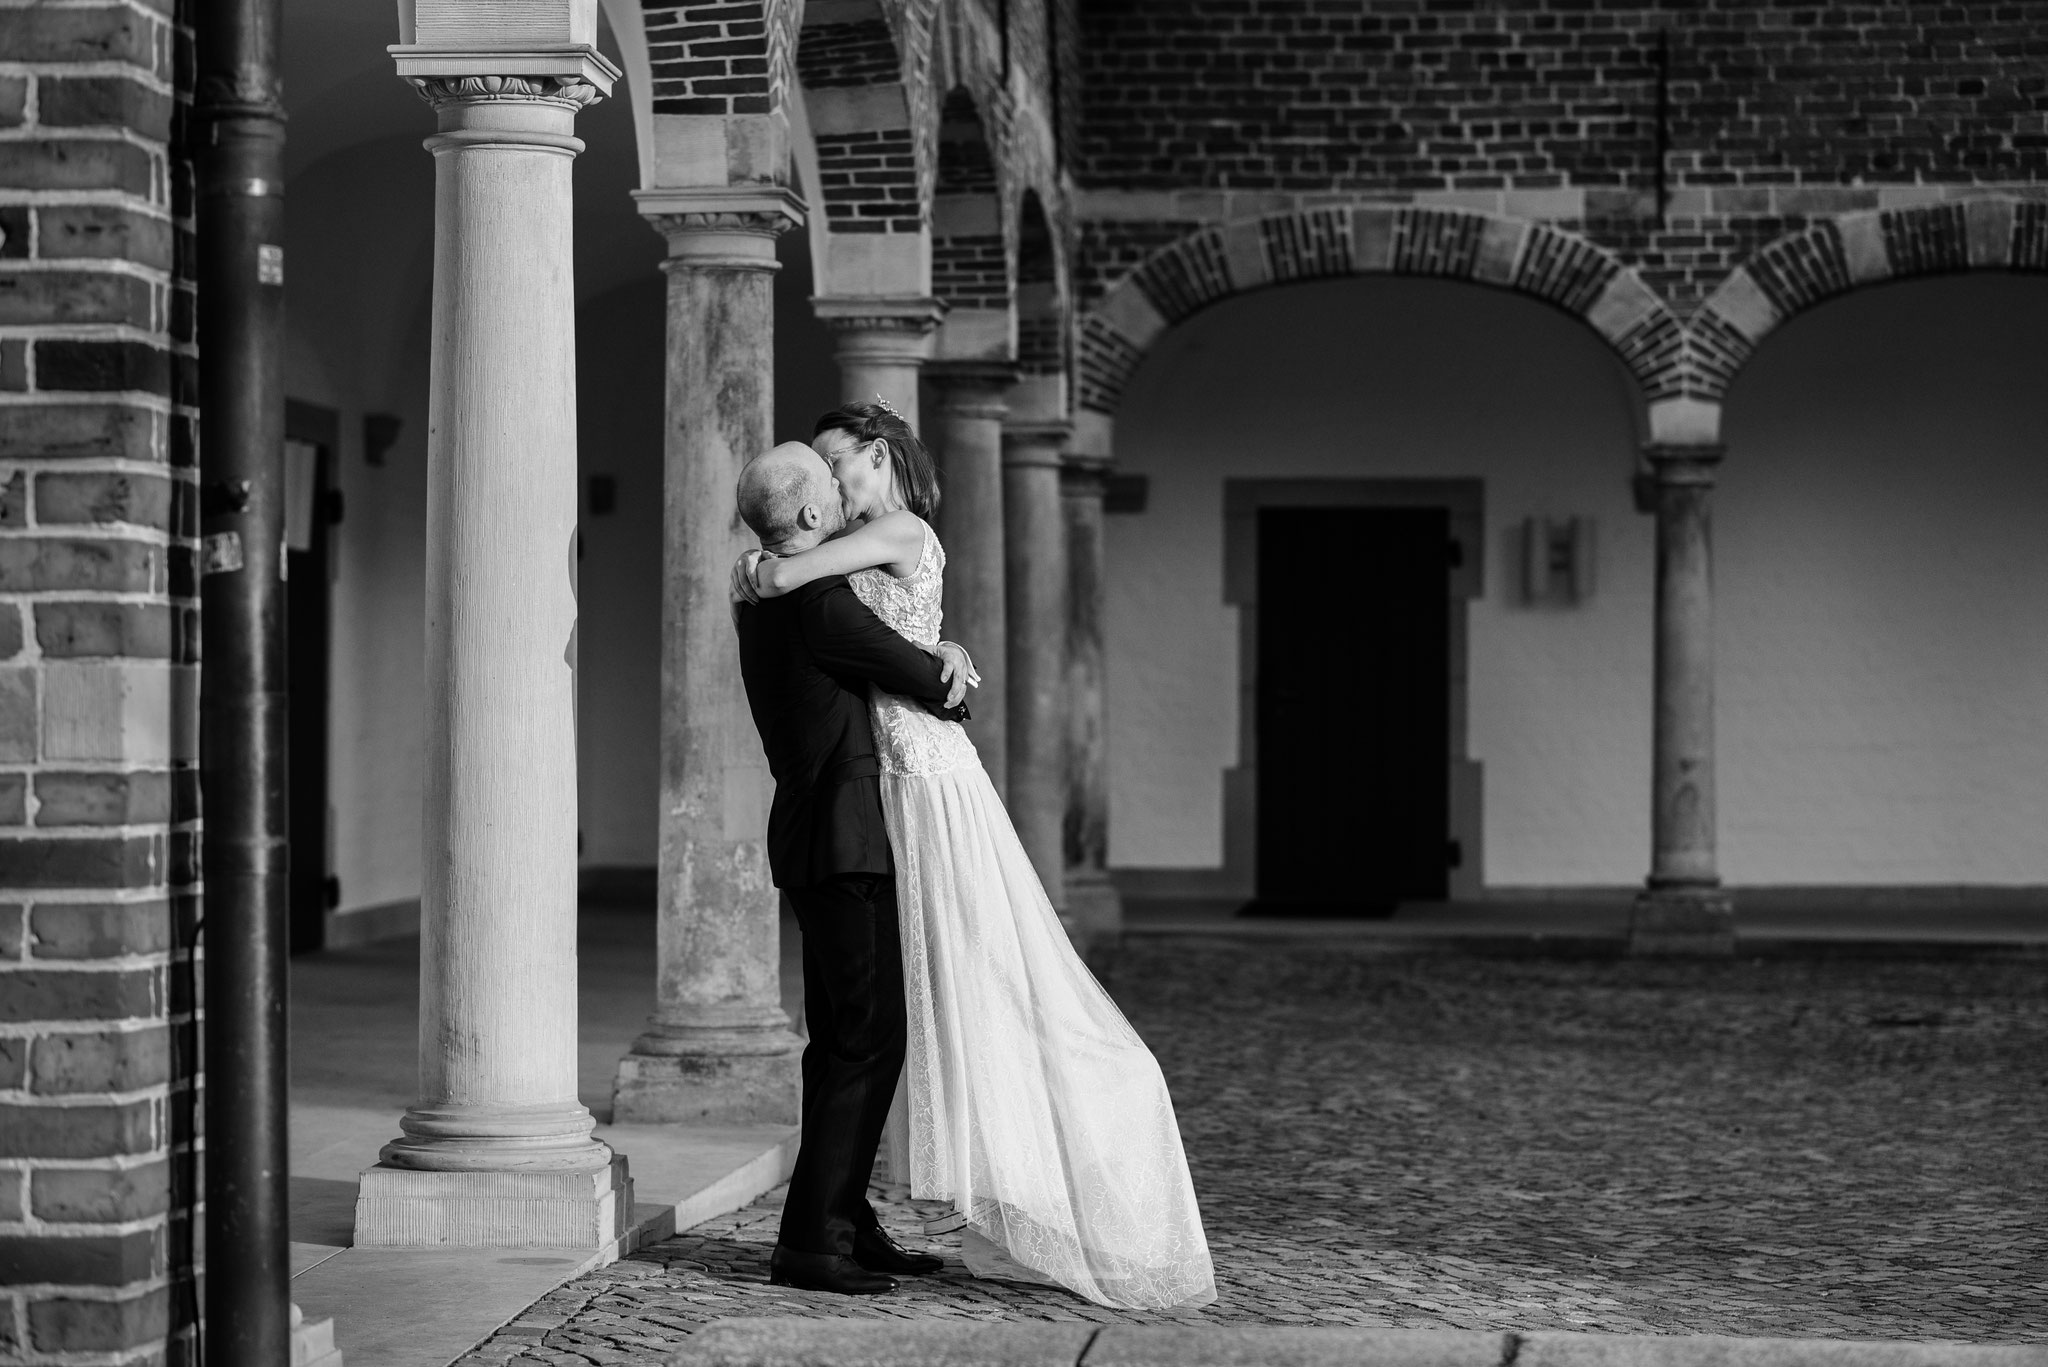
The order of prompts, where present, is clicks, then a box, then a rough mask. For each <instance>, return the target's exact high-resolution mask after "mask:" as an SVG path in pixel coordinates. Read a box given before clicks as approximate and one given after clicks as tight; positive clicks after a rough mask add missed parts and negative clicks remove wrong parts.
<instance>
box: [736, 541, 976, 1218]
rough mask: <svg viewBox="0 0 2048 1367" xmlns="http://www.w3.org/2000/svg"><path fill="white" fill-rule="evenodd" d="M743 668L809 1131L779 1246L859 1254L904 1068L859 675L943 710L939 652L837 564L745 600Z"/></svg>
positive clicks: (892, 888)
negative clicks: (792, 951)
mask: <svg viewBox="0 0 2048 1367" xmlns="http://www.w3.org/2000/svg"><path fill="white" fill-rule="evenodd" d="M739 633H740V675H741V677H742V678H743V679H744V680H745V682H746V687H747V704H748V706H749V707H750V708H751V709H752V710H753V713H754V727H755V729H756V730H758V731H759V732H760V733H761V747H762V749H763V750H765V751H767V754H768V769H769V772H771V773H773V774H774V775H775V803H774V806H773V807H772V808H770V810H769V814H768V867H769V869H770V871H771V872H772V873H773V874H774V876H775V885H776V886H777V887H779V888H781V889H782V890H783V891H784V892H786V893H787V894H788V895H789V902H790V906H791V908H792V909H793V910H794V911H795V912H796V918H797V924H798V925H799V926H801V927H802V928H803V936H804V1018H805V1021H806V1023H807V1025H808V1026H809V1029H810V1035H811V1042H810V1044H809V1045H808V1046H806V1047H805V1049H804V1109H803V1137H802V1142H801V1144H800V1146H799V1148H798V1150H797V1159H796V1169H795V1171H794V1172H792V1173H791V1174H790V1179H789V1196H788V1199H787V1200H786V1201H785V1202H784V1204H783V1209H782V1232H781V1236H780V1242H781V1244H782V1245H783V1246H784V1247H787V1248H791V1249H795V1250H797V1251H799V1252H803V1253H821V1254H838V1255H840V1256H842V1257H848V1256H851V1255H852V1253H853V1241H854V1236H855V1234H857V1233H858V1232H859V1231H860V1230H861V1229H862V1228H864V1227H868V1226H872V1225H874V1224H875V1214H874V1211H873V1209H872V1208H871V1207H869V1205H868V1203H867V1182H868V1174H869V1172H870V1170H871V1169H873V1167H874V1164H875V1148H876V1146H877V1145H878V1144H879V1142H880V1140H881V1137H882V1127H883V1124H884V1123H885V1122H886V1121H887V1119H888V1115H889V1103H890V1101H891V1100H892V1099H893V1098H894V1096H895V1093H896V1079H897V1075H898V1074H899V1073H901V1072H902V1070H903V1047H904V1017H903V955H902V948H901V942H900V940H899V939H898V934H897V923H896V878H895V864H894V862H893V861H892V860H891V858H890V855H889V833H888V830H887V829H886V828H885V827H884V826H883V824H882V797H881V781H880V773H881V766H880V764H879V763H878V762H877V760H876V758H875V736H874V730H873V728H872V727H871V726H870V725H869V723H868V685H869V684H871V683H872V684H876V685H879V686H880V687H881V688H883V689H884V690H886V691H888V692H890V693H896V694H901V695H902V696H904V697H909V698H915V699H917V700H918V701H920V702H923V703H924V704H925V705H926V706H927V707H928V708H930V709H931V710H932V711H934V712H937V713H938V714H939V715H941V716H945V717H950V718H956V719H957V718H964V717H965V716H966V709H965V708H956V709H953V710H950V711H948V710H947V709H945V708H944V707H943V705H942V704H943V703H944V701H945V697H946V685H945V684H944V683H942V682H941V681H940V679H939V674H940V670H941V665H940V663H939V661H937V660H935V659H933V658H932V657H931V656H929V655H927V654H925V653H924V652H923V651H922V650H919V649H918V648H917V647H916V646H914V645H912V644H910V642H908V641H906V640H904V639H903V638H902V637H901V636H899V635H897V634H896V633H895V632H894V631H892V630H890V629H889V628H888V627H887V626H885V625H883V623H882V621H881V620H880V619H879V618H877V617H876V616H875V615H874V614H873V613H872V612H870V611H868V609H867V607H866V606H865V605H864V604H862V603H861V601H860V600H859V599H858V598H856V597H854V595H853V590H852V589H851V588H850V587H848V585H847V582H846V579H845V578H844V576H840V575H834V576H833V577H831V578H829V579H820V580H816V581H815V582H813V583H809V584H806V585H804V586H803V587H802V588H800V589H797V590H796V591H795V592H793V593H789V594H786V595H784V596H783V597H780V598H770V599H767V600H765V601H763V602H761V603H757V604H746V605H742V606H741V608H740V615H739Z"/></svg>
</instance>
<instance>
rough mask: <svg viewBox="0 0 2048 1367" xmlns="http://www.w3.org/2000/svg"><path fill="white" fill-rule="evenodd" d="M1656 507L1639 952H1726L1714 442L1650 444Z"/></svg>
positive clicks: (1729, 928)
mask: <svg viewBox="0 0 2048 1367" xmlns="http://www.w3.org/2000/svg"><path fill="white" fill-rule="evenodd" d="M1644 454H1645V455H1646V456H1647V457H1648V459H1649V462H1650V468H1651V471H1652V474H1653V478H1654V480H1655V491H1656V492H1655V497H1656V516H1657V604H1656V614H1657V616H1656V632H1657V655H1656V684H1655V687H1656V711H1655V721H1654V727H1655V731H1654V738H1653V746H1654V754H1653V769H1654V771H1653V777H1652V788H1651V804H1652V805H1651V814H1650V823H1651V837H1650V845H1651V851H1650V877H1649V880H1648V883H1647V886H1646V887H1645V888H1644V890H1643V892H1642V893H1641V894H1640V895H1639V896H1638V897H1637V899H1636V904H1635V914H1634V917H1633V918H1632V921H1631V924H1630V928H1629V942H1630V946H1631V948H1632V949H1633V950H1635V951H1636V952H1638V953H1707V954H1727V953H1731V952H1733V949H1734V944H1735V927H1734V917H1733V907H1732V904H1731V903H1730V901H1729V898H1728V896H1727V894H1726V893H1725V892H1723V891H1722V890H1721V879H1720V875H1719V873H1718V872H1717V871H1716V869H1715V862H1714V618H1713V608H1714V598H1713V576H1712V545H1711V542H1712V536H1711V516H1710V511H1709V505H1710V502H1711V498H1712V494H1713V488H1714V468H1715V467H1716V466H1717V465H1719V464H1720V461H1721V455H1722V448H1720V447H1719V446H1651V447H1649V448H1646V450H1645V453H1644Z"/></svg>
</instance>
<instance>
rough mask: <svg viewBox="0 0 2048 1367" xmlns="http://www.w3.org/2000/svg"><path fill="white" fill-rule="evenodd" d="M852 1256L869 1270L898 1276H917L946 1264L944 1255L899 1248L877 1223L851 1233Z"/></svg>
mask: <svg viewBox="0 0 2048 1367" xmlns="http://www.w3.org/2000/svg"><path fill="white" fill-rule="evenodd" d="M853 1260H854V1261H855V1262H857V1263H859V1264H860V1265H861V1266H862V1267H864V1268H866V1269H867V1270H868V1271H870V1272H888V1273H892V1274H894V1275H895V1276H898V1277H921V1276H925V1275H927V1274H929V1273H933V1272H937V1271H938V1270H939V1269H940V1268H942V1267H944V1266H945V1265H946V1260H945V1259H944V1258H940V1257H937V1256H935V1255H933V1254H930V1253H912V1252H911V1251H910V1250H909V1249H907V1248H899V1247H898V1246H897V1244H896V1241H895V1240H893V1239H891V1238H890V1237H889V1236H888V1235H886V1234H884V1233H883V1232H882V1231H881V1228H880V1227H879V1226H876V1227H873V1228H869V1229H863V1230H861V1231H860V1232H859V1233H857V1234H855V1235H854V1236H853Z"/></svg>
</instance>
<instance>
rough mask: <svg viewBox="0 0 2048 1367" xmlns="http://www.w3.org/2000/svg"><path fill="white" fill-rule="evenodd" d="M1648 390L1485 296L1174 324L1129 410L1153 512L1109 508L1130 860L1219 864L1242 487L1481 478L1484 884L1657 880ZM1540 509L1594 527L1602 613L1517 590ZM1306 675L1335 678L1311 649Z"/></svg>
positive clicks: (1116, 815) (1273, 311) (1392, 295)
mask: <svg viewBox="0 0 2048 1367" xmlns="http://www.w3.org/2000/svg"><path fill="white" fill-rule="evenodd" d="M1626 385H1627V380H1626V376H1625V375H1624V374H1622V373H1621V371H1620V369H1619V367H1618V366H1617V365H1616V364H1615V363H1614V362H1613V361H1612V360H1611V359H1610V358H1609V357H1608V355H1607V353H1606V352H1605V350H1604V349H1603V348H1602V346H1601V345H1600V344H1599V343H1598V342H1597V341H1596V340H1594V339H1593V338H1592V336H1591V335H1590V334H1588V333H1586V332H1585V331H1584V330H1583V329H1582V328H1581V327H1580V326H1579V325H1577V324H1575V323H1573V322H1572V321H1570V320H1569V319H1567V318H1565V317H1564V316H1562V315H1561V314H1557V313H1555V312H1553V311H1551V310H1549V309H1546V308H1544V307H1543V306H1541V305H1537V304H1533V303H1530V302H1528V301H1526V300H1522V299H1517V298H1514V297H1512V296H1509V295H1505V294H1500V293H1496V292H1493V291H1489V290H1485V289H1481V288H1478V287H1475V286H1470V285H1456V284H1448V283H1440V282H1425V281H1412V280H1388V279H1378V280H1373V279H1361V280H1348V281H1341V282H1330V283H1324V284H1315V285H1306V286H1295V287H1291V288H1283V289H1274V290H1268V291H1265V292H1262V293H1257V294H1251V295H1247V296H1244V297H1242V298H1239V299H1235V300H1232V301H1229V302H1228V303H1225V304H1223V305H1221V306H1218V307H1217V308H1214V309H1211V310H1209V311H1208V312H1205V313H1203V314H1201V315H1199V316H1198V317H1196V318H1195V319H1193V320H1191V321H1190V322H1189V323H1188V324H1187V325H1185V326H1183V327H1181V328H1178V329H1176V330H1175V331H1173V332H1171V333H1169V334H1167V335H1166V337H1164V338H1163V339H1162V340H1161V342H1160V344H1159V346H1158V347H1157V348H1156V349H1155V351H1154V353H1153V355H1152V356H1151V357H1150V358H1149V359H1148V360H1147V361H1146V363H1145V365H1144V367H1143V368H1142V369H1141V370H1140V372H1139V374H1138V375H1137V376H1136V377H1135V380H1134V382H1133V384H1132V386H1131V388H1130V390H1129V392H1128V394H1127V396H1126V400H1125V404H1124V407H1123V410H1122V412H1121V414H1120V415H1119V417H1118V421H1117V434H1116V444H1117V459H1118V462H1119V464H1120V466H1121V467H1122V468H1124V469H1126V470H1131V471H1139V472H1143V473H1145V474H1148V475H1150V476H1151V502H1150V506H1149V508H1148V510H1147V511H1146V512H1145V513H1143V514H1142V515H1134V516H1115V517H1111V518H1109V519H1108V531H1107V547H1106V550H1107V556H1108V575H1109V597H1108V602H1107V604H1106V608H1107V626H1106V630H1107V636H1108V641H1107V647H1108V661H1107V667H1108V675H1109V694H1108V702H1107V706H1108V712H1109V718H1108V725H1109V737H1108V740H1109V768H1110V858H1111V862H1112V863H1113V864H1115V865H1117V866H1120V867H1179V868H1200V867H1214V866H1216V865H1217V864H1219V863H1220V861H1221V859H1222V830H1223V828H1222V820H1223V818H1222V810H1223V809H1222V771H1223V770H1224V769H1225V768H1228V767H1231V766H1233V765H1235V764H1236V762H1237V740H1238V717H1237V707H1236V689H1237V621H1236V613H1235V611H1234V610H1233V609H1229V608H1226V607H1224V606H1223V604H1222V566H1223V516H1222V510H1223V503H1222V498H1223V481H1224V479H1225V478H1228V477H1239V478H1251V477H1256V478H1262V479H1272V478H1286V477H1337V478H1436V479H1440V478H1450V477H1472V476H1477V477H1481V478H1483V479H1484V480H1485V482H1486V491H1485V496H1486V502H1487V509H1486V511H1487V521H1488V533H1487V544H1486V556H1487V564H1486V575H1485V589H1484V594H1483V596H1482V597H1481V598H1480V599H1479V600H1477V601H1475V602H1474V603H1472V605H1471V608H1470V614H1469V618H1468V622H1469V632H1470V636H1469V640H1470V648H1471V699H1472V702H1471V711H1470V744H1469V752H1470V753H1471V754H1472V755H1473V756H1474V757H1475V758H1477V759H1479V760H1480V761H1482V762H1483V763H1484V765H1485V785H1486V798H1487V801H1486V808H1485V812H1486V816H1485V829H1484V835H1483V845H1484V858H1485V867H1486V877H1487V879H1488V881H1490V882H1492V883H1518V884H1519V883H1569V884H1584V883H1598V882H1610V881H1622V880H1624V879H1627V878H1629V877H1632V876H1637V875H1639V874H1640V871H1641V868H1640V866H1641V864H1642V862H1643V859H1644V851H1645V850H1646V849H1647V847H1648V840H1649V828H1648V822H1647V818H1646V817H1645V815H1644V814H1643V812H1642V809H1641V803H1640V800H1639V799H1640V791H1641V788H1642V784H1643V777H1642V776H1643V775H1645V774H1647V772H1648V766H1649V748H1648V745H1649V711H1648V702H1649V691H1648V690H1649V668H1650V648H1649V596H1648V588H1649V586H1648V574H1647V566H1648V565H1649V563H1650V559H1649V557H1650V528H1649V525H1648V523H1647V522H1646V521H1644V520H1643V519H1641V518H1639V517H1637V516H1636V515H1635V514H1634V513H1633V512H1632V511H1630V505H1629V497H1630V495H1629V482H1628V481H1629V473H1630V469H1631V461H1632V459H1633V454H1632V453H1633V450H1634V446H1635V436H1634V426H1633V423H1634V419H1633V417H1632V415H1631V409H1630V405H1629V397H1628V390H1627V387H1626ZM1531 514H1542V515H1548V516H1551V517H1564V516H1569V515H1579V516H1591V517H1593V518H1594V519H1595V520H1596V522H1597V524H1598V539H1599V554H1600V563H1599V572H1600V575H1601V582H1600V584H1599V586H1598V590H1597V592H1596V593H1595V594H1594V596H1593V598H1592V599H1591V601H1590V602H1588V603H1586V604H1584V605H1583V606H1580V607H1577V608H1570V609H1559V608H1542V609H1533V608H1527V607H1524V606H1522V605H1520V604H1519V603H1518V602H1516V601H1514V600H1513V598H1514V592H1513V591H1514V589H1515V583H1514V579H1513V563H1512V555H1513V548H1512V547H1511V546H1510V545H1509V544H1507V537H1508V535H1509V534H1510V532H1511V529H1512V527H1513V525H1514V524H1515V523H1517V522H1518V521H1519V519H1521V518H1522V517H1525V516H1528V515H1531ZM1331 630H1332V631H1341V630H1343V623H1342V622H1341V620H1334V619H1333V621H1332V622H1331ZM1301 663H1302V667H1303V668H1304V669H1306V670H1309V671H1311V672H1314V671H1315V670H1316V669H1317V668H1318V665H1317V651H1316V648H1315V645H1314V643H1313V642H1307V641H1305V642H1303V643H1302V651H1301ZM1328 686H1329V689H1330V715H1331V724H1332V725H1333V726H1336V725H1346V724H1354V723H1355V720H1356V719H1352V718H1349V717H1347V715H1346V713H1345V709H1344V690H1345V683H1344V680H1343V679H1342V678H1330V679H1329V680H1328ZM1363 777H1364V778H1365V779H1366V781H1369V779H1370V776H1363Z"/></svg>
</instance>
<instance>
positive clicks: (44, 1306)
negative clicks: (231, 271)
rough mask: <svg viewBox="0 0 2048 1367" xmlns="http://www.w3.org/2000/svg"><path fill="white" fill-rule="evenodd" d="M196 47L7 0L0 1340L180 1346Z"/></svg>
mask: <svg viewBox="0 0 2048 1367" xmlns="http://www.w3.org/2000/svg"><path fill="white" fill-rule="evenodd" d="M189 63H190V43H189V32H187V31H185V30H183V29H181V28H179V27H178V26H177V25H176V24H175V23H174V21H173V18H172V16H171V15H170V14H169V13H168V5H167V4H166V5H164V6H157V5H150V4H130V5H105V6H98V5H90V4H87V5H82V6H78V7H65V8H57V7H54V6H28V7H24V6H19V5H0V1362H44V1361H59V1360H62V1361H74V1360H76V1361H92V1362H129V1361H151V1362H153V1361H159V1360H164V1359H166V1358H168V1359H169V1360H171V1361H179V1362H182V1361H188V1360H190V1359H191V1352H190V1348H191V1336H192V1332H193V1331H192V1328H191V1326H192V1323H193V1317H194V1312H195V1310H196V1307H197V1295H196V1291H195V1286H194V1282H193V1279H192V1277H193V1267H194V1262H195V1257H194V1238H193V1218H194V1215H193V1212H194V1209H195V1206H196V1201H197V1191H198V1173H197V1160H196V1156H195V1151H196V1147H197V1141H196V1137H195V1135H194V1133H193V1129H194V1117H195V1113H196V1106H195V1103H196V1100H197V1095H196V1087H195V1080H194V1079H195V1074H196V1069H197V1062H196V1060H197V1052H196V1041H195V1039H194V1034H195V1030H194V1001H195V994H196V988H195V982H194V975H195V965H194V954H193V948H192V946H193V939H194V934H195V931H196V921H197V899H196V895H195V894H196V883H197V877H198V874H197V869H196V856H197V840H198V831H197V808H198V803H197V775H196V770H195V768H194V761H195V758H196V707H195V703H196V679H195V678H194V674H195V671H194V669H193V668H192V667H191V666H192V665H193V663H194V661H195V659H196V652H197V638H196V630H195V625H196V618H197V597H196V594H197V589H196V585H195V583H194V551H195V547H194V512H193V510H194V507H195V501H194V499H193V498H192V497H191V495H192V493H193V492H194V489H195V478H196V472H195V470H194V459H195V443H194V435H195V433H194V420H195V415H194V411H193V408H192V402H193V397H194V396H193V363H194V357H193V348H192V335H193V309H192V293H191V288H190V282H189V274H188V273H189V269H190V267H189V262H190V259H191V253H190V242H191V213H192V185H191V178H190V174H189V168H188V167H187V166H186V165H185V164H184V163H183V162H182V160H181V159H180V158H179V157H178V156H177V154H176V153H175V151H174V146H175V144H176V142H177V138H176V136H175V135H174V132H173V130H174V128H177V127H180V126H181V125H182V110H183V108H184V104H183V102H184V99H185V98H186V94H185V92H187V91H189V76H187V75H186V74H185V73H187V72H189ZM59 1355H64V1356H62V1357H61V1358H60V1357H59ZM71 1355H77V1356H75V1357H74V1356H71ZM87 1355H89V1356H87Z"/></svg>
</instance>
